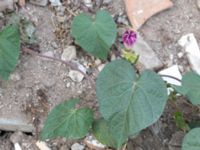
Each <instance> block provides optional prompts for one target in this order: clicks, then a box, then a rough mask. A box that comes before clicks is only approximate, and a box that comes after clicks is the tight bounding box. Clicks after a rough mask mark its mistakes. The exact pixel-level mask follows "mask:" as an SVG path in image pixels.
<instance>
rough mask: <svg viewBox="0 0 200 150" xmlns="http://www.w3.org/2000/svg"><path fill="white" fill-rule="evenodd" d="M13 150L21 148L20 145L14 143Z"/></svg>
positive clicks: (20, 149)
mask: <svg viewBox="0 0 200 150" xmlns="http://www.w3.org/2000/svg"><path fill="white" fill-rule="evenodd" d="M14 147H15V150H22V148H21V146H20V145H19V143H14Z"/></svg>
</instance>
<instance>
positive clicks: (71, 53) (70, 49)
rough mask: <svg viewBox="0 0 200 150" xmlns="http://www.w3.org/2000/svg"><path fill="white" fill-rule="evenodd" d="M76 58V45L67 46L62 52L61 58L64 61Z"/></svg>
mask: <svg viewBox="0 0 200 150" xmlns="http://www.w3.org/2000/svg"><path fill="white" fill-rule="evenodd" d="M75 58H76V47H75V46H67V47H66V48H65V49H64V50H63V53H62V56H61V59H62V60H64V61H71V60H73V59H75Z"/></svg>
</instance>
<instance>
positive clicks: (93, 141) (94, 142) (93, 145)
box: [84, 135, 106, 150]
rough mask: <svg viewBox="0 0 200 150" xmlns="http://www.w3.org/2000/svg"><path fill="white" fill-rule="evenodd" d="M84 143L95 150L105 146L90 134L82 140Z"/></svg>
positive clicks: (101, 149)
mask: <svg viewBox="0 0 200 150" xmlns="http://www.w3.org/2000/svg"><path fill="white" fill-rule="evenodd" d="M84 143H85V144H86V145H87V146H88V147H89V148H90V149H95V150H104V149H105V148H106V146H105V145H103V144H101V143H100V142H99V141H97V140H96V138H95V137H94V136H92V135H90V136H87V137H86V138H85V140H84Z"/></svg>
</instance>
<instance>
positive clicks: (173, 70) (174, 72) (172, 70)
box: [159, 65, 182, 86]
mask: <svg viewBox="0 0 200 150" xmlns="http://www.w3.org/2000/svg"><path fill="white" fill-rule="evenodd" d="M159 74H160V75H168V76H172V77H175V78H177V79H179V80H181V79H182V75H181V73H180V71H179V68H178V66H177V65H173V66H171V67H169V68H167V69H164V70H161V71H160V72H159ZM162 78H163V80H165V81H166V82H167V83H169V84H173V85H177V86H181V82H179V81H177V80H175V79H172V78H170V77H162Z"/></svg>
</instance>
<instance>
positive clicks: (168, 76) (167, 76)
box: [160, 74, 182, 82]
mask: <svg viewBox="0 0 200 150" xmlns="http://www.w3.org/2000/svg"><path fill="white" fill-rule="evenodd" d="M160 76H161V77H166V78H171V79H174V80H176V81H179V82H182V81H181V80H180V79H178V78H176V77H173V76H170V75H164V74H160Z"/></svg>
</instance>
